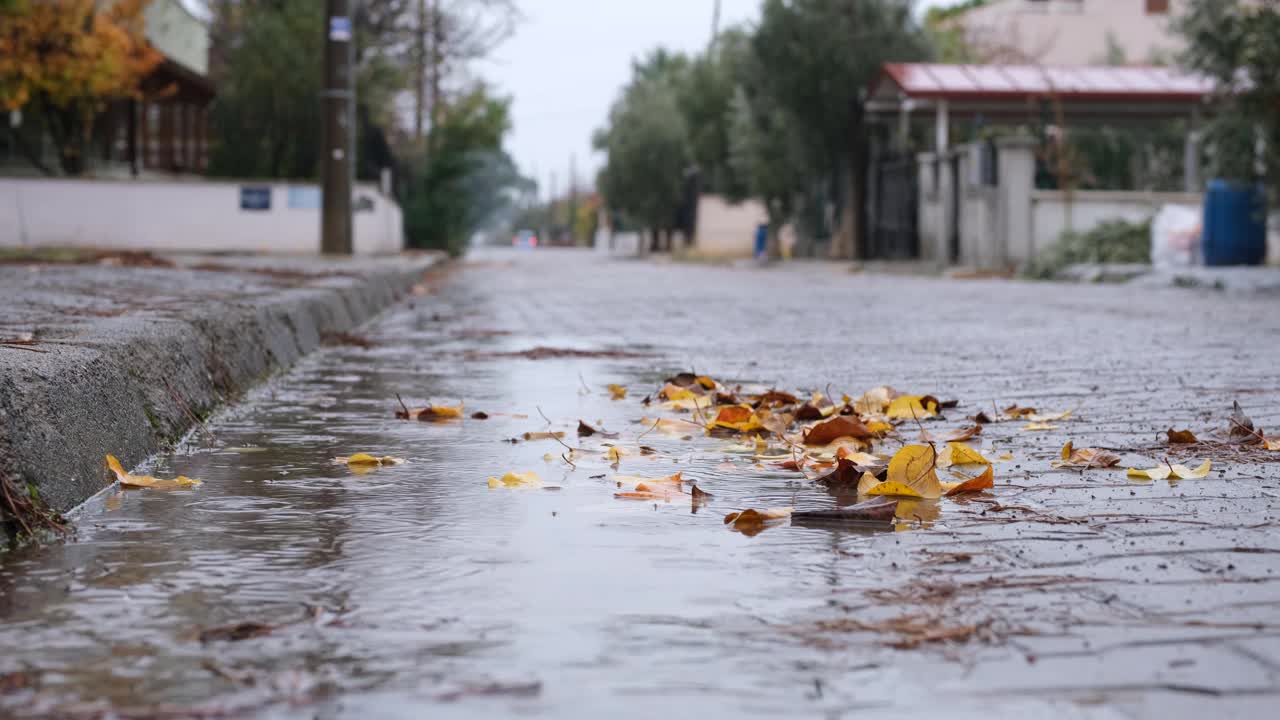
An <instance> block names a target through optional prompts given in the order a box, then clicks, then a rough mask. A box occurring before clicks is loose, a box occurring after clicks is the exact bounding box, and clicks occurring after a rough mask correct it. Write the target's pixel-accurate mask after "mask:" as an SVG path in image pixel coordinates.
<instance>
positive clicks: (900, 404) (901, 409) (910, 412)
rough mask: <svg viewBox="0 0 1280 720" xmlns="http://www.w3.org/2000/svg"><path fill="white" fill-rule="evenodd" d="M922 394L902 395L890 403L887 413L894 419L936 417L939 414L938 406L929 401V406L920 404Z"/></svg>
mask: <svg viewBox="0 0 1280 720" xmlns="http://www.w3.org/2000/svg"><path fill="white" fill-rule="evenodd" d="M921 398H922V396H920V395H901V396H899V397H896V398H894V399H893V401H892V402H890V403H889V409H888V410H886V411H885V415H886V416H887V417H889V418H891V419H894V420H914V419H920V420H923V419H924V418H930V417H934V416H936V415H937V414H938V406H937V405H935V404H934V403H932V402H931V403H929V407H925V406H923V405H921V404H920V400H921Z"/></svg>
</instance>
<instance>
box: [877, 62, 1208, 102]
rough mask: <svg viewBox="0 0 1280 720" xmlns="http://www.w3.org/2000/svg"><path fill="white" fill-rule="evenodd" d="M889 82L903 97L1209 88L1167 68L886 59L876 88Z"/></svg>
mask: <svg viewBox="0 0 1280 720" xmlns="http://www.w3.org/2000/svg"><path fill="white" fill-rule="evenodd" d="M890 82H891V83H893V85H895V86H897V88H898V89H899V90H901V91H902V92H903V93H905V94H906V95H907V97H911V98H918V99H933V100H959V101H962V100H1023V99H1026V98H1040V97H1050V96H1056V97H1060V98H1062V99H1064V100H1077V101H1089V102H1134V101H1136V102H1152V103H1155V102H1165V103H1168V102H1175V103H1198V102H1201V101H1203V100H1204V99H1205V97H1206V96H1207V95H1208V94H1209V93H1210V92H1211V91H1212V90H1213V83H1212V82H1211V81H1209V80H1208V79H1206V78H1203V77H1200V76H1197V75H1192V74H1189V73H1186V72H1183V71H1181V70H1176V69H1172V68H1165V67H1042V66H1037V65H940V64H929V63H889V64H886V65H885V66H884V68H883V72H882V74H881V77H880V80H879V82H878V83H877V85H876V89H877V90H878V91H881V92H883V90H884V89H885V83H890Z"/></svg>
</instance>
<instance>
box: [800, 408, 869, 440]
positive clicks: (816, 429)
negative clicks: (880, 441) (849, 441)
mask: <svg viewBox="0 0 1280 720" xmlns="http://www.w3.org/2000/svg"><path fill="white" fill-rule="evenodd" d="M842 437H849V438H853V439H855V440H870V439H871V438H873V437H875V434H874V433H872V432H871V431H870V430H869V429H867V426H866V425H863V424H862V421H861V420H859V419H857V418H856V417H852V416H846V415H840V416H838V417H834V418H832V419H830V420H828V421H826V422H824V423H819V424H817V425H815V426H813V427H811V428H809V429H808V430H807V431H806V432H805V434H804V444H805V445H829V444H831V442H833V441H835V440H838V439H840V438H842Z"/></svg>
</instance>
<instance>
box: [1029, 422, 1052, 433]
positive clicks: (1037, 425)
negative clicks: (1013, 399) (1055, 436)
mask: <svg viewBox="0 0 1280 720" xmlns="http://www.w3.org/2000/svg"><path fill="white" fill-rule="evenodd" d="M1057 429H1059V428H1058V426H1057V425H1050V424H1049V423H1041V422H1033V423H1027V426H1026V427H1024V428H1022V430H1023V432H1040V431H1044V430H1057Z"/></svg>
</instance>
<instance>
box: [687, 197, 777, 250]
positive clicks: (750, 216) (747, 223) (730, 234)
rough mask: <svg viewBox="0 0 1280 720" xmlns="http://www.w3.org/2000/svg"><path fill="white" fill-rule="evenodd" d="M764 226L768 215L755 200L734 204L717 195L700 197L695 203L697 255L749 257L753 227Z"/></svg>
mask: <svg viewBox="0 0 1280 720" xmlns="http://www.w3.org/2000/svg"><path fill="white" fill-rule="evenodd" d="M767 222H769V214H768V212H766V211H765V208H764V203H761V202H760V201H758V200H747V201H745V202H741V203H737V204H734V203H731V202H729V201H727V200H725V199H724V198H723V197H721V196H719V195H703V196H702V197H701V198H699V199H698V227H697V229H696V230H695V237H696V241H695V243H696V244H695V247H696V248H697V252H698V254H699V255H707V256H716V257H751V256H752V255H753V254H754V252H755V242H756V227H757V226H759V225H761V224H763V223H767Z"/></svg>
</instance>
